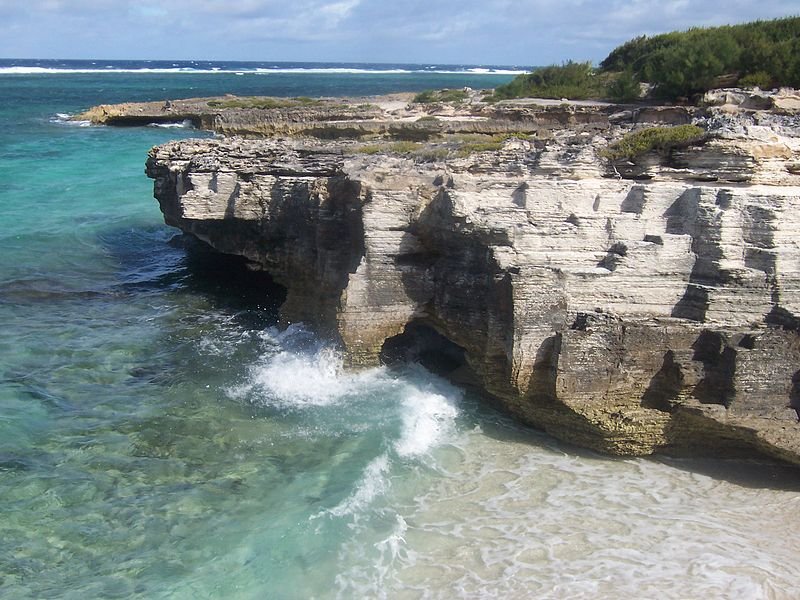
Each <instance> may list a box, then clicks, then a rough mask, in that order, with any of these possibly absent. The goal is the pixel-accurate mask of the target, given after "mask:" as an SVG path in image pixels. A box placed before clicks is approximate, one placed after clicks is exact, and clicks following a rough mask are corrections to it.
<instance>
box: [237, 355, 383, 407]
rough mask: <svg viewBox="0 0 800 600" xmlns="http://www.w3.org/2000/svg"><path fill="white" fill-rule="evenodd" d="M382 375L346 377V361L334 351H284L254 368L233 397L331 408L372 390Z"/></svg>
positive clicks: (369, 373)
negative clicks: (369, 388) (344, 365)
mask: <svg viewBox="0 0 800 600" xmlns="http://www.w3.org/2000/svg"><path fill="white" fill-rule="evenodd" d="M380 375H381V370H380V369H370V370H367V371H363V372H359V373H354V374H346V373H344V372H343V369H342V357H341V355H340V354H339V353H338V352H337V351H336V350H334V349H332V348H325V347H323V348H319V349H316V350H315V351H313V352H310V353H298V352H295V351H290V350H284V351H281V352H278V353H277V354H276V355H273V356H270V357H269V358H268V359H266V360H264V361H263V362H261V363H260V364H257V365H255V366H253V367H251V368H250V369H249V377H248V381H247V382H246V383H244V384H242V385H240V386H237V387H233V388H230V389H229V393H230V395H231V396H233V397H234V398H245V397H249V398H251V401H254V402H255V403H257V404H263V405H266V406H277V407H281V408H303V407H310V406H329V405H331V404H336V403H338V402H343V401H345V400H346V399H347V398H348V397H351V396H353V395H355V394H358V393H359V392H360V391H362V390H364V389H365V388H368V387H370V385H371V384H372V383H373V382H374V381H375V379H376V378H379V377H380Z"/></svg>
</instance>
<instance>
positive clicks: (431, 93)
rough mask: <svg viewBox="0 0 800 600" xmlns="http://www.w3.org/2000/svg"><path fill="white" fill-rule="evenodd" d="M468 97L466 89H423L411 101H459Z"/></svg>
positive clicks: (431, 102) (428, 102) (420, 102)
mask: <svg viewBox="0 0 800 600" xmlns="http://www.w3.org/2000/svg"><path fill="white" fill-rule="evenodd" d="M467 98H469V92H467V91H466V90H447V89H445V90H425V91H424V92H420V93H419V94H417V95H416V96H414V99H413V100H412V101H411V102H413V103H414V104H433V103H435V102H456V103H461V102H464V101H465V100H466V99H467Z"/></svg>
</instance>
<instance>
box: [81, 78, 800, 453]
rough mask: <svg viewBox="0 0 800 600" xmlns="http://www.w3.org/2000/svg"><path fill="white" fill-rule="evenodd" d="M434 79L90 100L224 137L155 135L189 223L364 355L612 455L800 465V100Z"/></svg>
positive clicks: (155, 167) (95, 114) (160, 175)
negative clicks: (488, 98) (168, 138)
mask: <svg viewBox="0 0 800 600" xmlns="http://www.w3.org/2000/svg"><path fill="white" fill-rule="evenodd" d="M411 98H412V97H411V95H393V96H390V97H383V98H365V99H357V100H353V99H351V100H338V99H327V100H309V99H298V100H294V101H285V100H278V99H272V101H271V102H272V103H270V102H267V101H266V100H263V99H262V100H261V101H259V99H236V98H231V97H223V98H217V99H196V100H192V101H173V102H169V103H151V104H149V105H133V104H129V105H120V106H114V107H109V106H106V107H98V108H96V109H92V111H90V112H89V113H87V114H85V115H82V116H80V117H78V118H88V119H91V120H92V121H93V122H96V123H106V124H116V125H122V124H136V123H143V122H145V121H146V122H154V121H155V122H176V121H178V122H179V121H182V120H185V119H188V120H190V121H192V122H193V123H195V124H196V125H198V126H200V127H204V128H207V129H211V130H213V131H216V132H218V133H221V134H223V135H224V136H225V137H223V138H221V139H204V140H184V141H181V142H174V143H169V144H165V145H163V146H160V147H156V148H154V149H152V150H151V152H150V155H149V158H148V161H147V174H148V176H149V177H151V178H153V179H154V180H155V196H156V198H157V199H158V201H159V202H160V204H161V209H162V211H163V213H164V216H165V220H166V222H167V223H168V224H170V225H173V226H175V227H178V228H180V229H181V230H183V231H185V232H187V233H189V234H192V235H194V236H196V237H198V238H200V239H201V240H204V241H205V242H207V243H208V244H210V245H211V246H212V247H214V248H216V249H217V250H219V251H221V252H225V253H230V254H237V255H242V256H245V257H246V258H247V259H248V260H249V261H250V262H251V264H252V265H253V267H254V268H257V269H262V270H265V271H267V272H269V273H270V274H271V275H272V276H273V278H274V279H275V280H276V281H277V282H278V283H280V284H281V285H283V286H285V287H286V289H287V299H286V302H285V303H284V305H283V307H282V316H283V319H284V321H286V322H293V321H300V320H302V321H308V322H312V323H314V324H316V325H317V326H318V327H319V328H320V330H321V331H324V332H327V333H328V334H329V335H331V336H332V338H334V339H335V340H336V341H337V342H338V343H339V344H340V345H341V347H342V349H343V351H344V353H345V356H346V357H347V361H348V363H349V364H350V365H351V366H365V365H375V364H378V363H380V362H390V361H392V360H408V359H411V360H421V361H422V362H423V363H426V364H429V366H431V367H432V368H434V369H436V370H438V371H439V372H441V373H444V374H445V375H447V376H449V377H451V378H452V379H454V380H456V381H459V382H462V383H463V384H465V385H473V386H475V387H477V388H478V389H480V390H481V391H482V392H484V393H485V395H486V396H487V397H489V398H490V399H492V400H493V401H494V402H496V403H497V404H498V405H500V406H502V407H503V408H504V409H505V410H507V411H509V412H510V413H512V414H514V415H515V416H517V417H518V418H520V419H521V420H523V421H524V422H526V423H529V424H531V425H533V426H535V427H539V428H542V429H545V430H546V431H548V432H550V433H551V434H553V435H555V436H556V437H559V438H561V439H563V440H567V441H569V442H572V443H575V444H578V445H582V446H586V447H589V448H592V449H596V450H600V451H602V452H607V453H610V454H616V455H643V454H650V453H654V452H665V453H670V454H680V455H687V454H689V455H712V454H713V455H717V456H751V455H761V456H769V457H772V458H776V459H779V460H783V461H786V462H791V463H795V464H800V424H798V422H797V415H796V413H795V410H793V409H794V408H800V334H798V327H800V320H799V319H798V317H800V295H798V288H800V237H798V234H797V232H798V231H799V230H800V216H798V213H797V207H798V206H800V114H799V113H798V108H800V97H798V96H797V95H796V94H794V93H793V92H792V91H789V90H785V91H782V92H780V93H773V94H758V93H756V94H752V93H744V92H740V91H736V90H727V91H721V92H714V93H710V94H709V95H707V98H706V102H705V105H704V106H702V107H699V108H695V107H675V106H672V107H669V106H666V107H661V106H614V105H609V104H604V103H574V102H546V101H545V102H542V101H509V102H501V103H496V104H487V103H484V102H481V96H480V94H479V93H478V92H471V93H470V94H469V95H468V98H467V99H466V100H465V101H464V102H462V103H458V104H452V103H433V104H413V103H410V100H411ZM259 102H261V103H260V104H259ZM167 119H174V120H173V121H167ZM688 123H694V124H695V125H698V126H699V127H701V128H702V129H703V131H704V132H705V135H704V137H703V139H702V140H694V141H692V142H691V143H687V144H683V145H681V144H677V145H674V146H671V147H669V148H666V147H661V148H653V149H650V150H648V151H644V152H642V153H641V154H639V155H637V156H633V157H625V158H623V159H614V160H612V159H610V158H608V156H609V154H608V148H609V146H610V144H613V143H614V142H616V141H618V140H619V139H620V138H622V137H623V136H625V135H626V134H628V133H629V132H631V131H636V130H640V129H642V128H646V127H650V126H653V125H681V124H688Z"/></svg>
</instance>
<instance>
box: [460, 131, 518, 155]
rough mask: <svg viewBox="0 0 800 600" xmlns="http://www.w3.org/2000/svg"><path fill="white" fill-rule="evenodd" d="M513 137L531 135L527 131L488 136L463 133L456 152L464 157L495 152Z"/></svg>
mask: <svg viewBox="0 0 800 600" xmlns="http://www.w3.org/2000/svg"><path fill="white" fill-rule="evenodd" d="M511 138H516V139H520V140H527V139H530V136H529V135H528V134H526V133H499V134H497V135H493V136H491V137H488V138H487V136H485V135H471V136H466V135H462V136H460V139H459V144H460V146H459V148H458V150H457V152H456V154H457V155H458V156H460V157H462V158H463V157H466V156H469V155H470V154H475V153H476V152H494V151H497V150H500V149H501V148H502V147H503V144H505V143H506V141H507V140H510V139H511Z"/></svg>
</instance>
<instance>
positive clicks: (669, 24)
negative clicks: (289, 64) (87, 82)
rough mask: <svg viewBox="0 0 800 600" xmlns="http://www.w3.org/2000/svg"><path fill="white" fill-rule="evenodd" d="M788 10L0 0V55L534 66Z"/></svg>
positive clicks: (422, 0)
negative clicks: (0, 30) (646, 37)
mask: <svg viewBox="0 0 800 600" xmlns="http://www.w3.org/2000/svg"><path fill="white" fill-rule="evenodd" d="M797 13H800V7H798V5H797V0H762V1H756V0H707V1H703V0H607V1H603V2H601V1H599V0H395V1H394V2H387V1H386V0H294V1H288V0H26V1H25V2H20V1H19V0H0V14H2V15H3V20H4V33H5V35H4V36H2V37H0V56H3V55H4V56H26V55H27V56H32V55H33V56H36V55H38V56H52V57H56V56H59V57H67V56H73V57H92V56H95V57H96V56H106V57H110V58H113V57H123V56H124V57H142V58H222V59H241V60H248V59H261V58H263V57H265V56H269V58H270V59H271V60H354V61H397V62H403V61H419V62H476V63H477V62H482V63H495V64H497V63H500V64H502V63H506V64H508V63H512V64H513V63H516V64H543V63H547V62H560V61H562V60H565V59H569V58H574V59H581V60H585V59H592V60H600V59H601V58H603V57H604V56H605V54H607V53H608V52H609V51H610V50H611V49H612V48H613V47H614V46H615V45H617V44H619V43H621V42H623V41H624V40H626V39H628V38H630V37H633V36H636V35H640V34H642V33H645V34H653V33H659V32H663V31H669V30H672V29H685V28H687V27H690V26H693V25H712V24H724V23H732V22H742V21H746V20H752V19H756V18H765V19H767V18H775V17H780V16H789V15H791V14H797ZM142 52H147V53H148V55H147V56H143V54H142Z"/></svg>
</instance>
